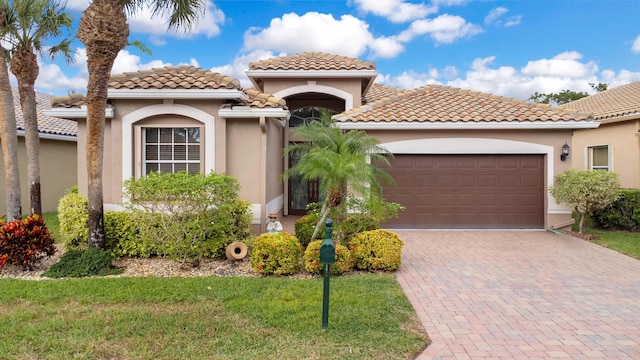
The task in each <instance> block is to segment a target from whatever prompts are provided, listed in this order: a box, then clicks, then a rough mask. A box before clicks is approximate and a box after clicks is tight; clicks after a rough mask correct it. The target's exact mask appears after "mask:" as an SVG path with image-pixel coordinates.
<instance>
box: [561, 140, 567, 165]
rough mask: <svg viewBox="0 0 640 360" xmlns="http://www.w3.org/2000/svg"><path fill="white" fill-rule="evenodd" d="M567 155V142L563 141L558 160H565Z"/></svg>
mask: <svg viewBox="0 0 640 360" xmlns="http://www.w3.org/2000/svg"><path fill="white" fill-rule="evenodd" d="M567 156H569V144H567V143H566V142H565V143H564V145H562V154H560V160H561V161H565V160H567Z"/></svg>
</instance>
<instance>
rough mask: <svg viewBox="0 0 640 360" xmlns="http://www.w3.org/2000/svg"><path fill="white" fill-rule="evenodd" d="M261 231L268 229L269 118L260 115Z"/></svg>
mask: <svg viewBox="0 0 640 360" xmlns="http://www.w3.org/2000/svg"><path fill="white" fill-rule="evenodd" d="M260 132H261V134H260V151H261V154H260V187H261V189H260V232H261V233H263V232H266V231H267V223H266V219H267V119H266V118H265V117H264V116H260Z"/></svg>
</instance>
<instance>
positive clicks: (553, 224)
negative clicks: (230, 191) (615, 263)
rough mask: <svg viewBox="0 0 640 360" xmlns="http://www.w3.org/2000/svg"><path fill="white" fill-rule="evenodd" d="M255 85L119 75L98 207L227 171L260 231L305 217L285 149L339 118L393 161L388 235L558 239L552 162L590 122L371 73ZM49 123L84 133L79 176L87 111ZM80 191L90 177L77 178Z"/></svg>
mask: <svg viewBox="0 0 640 360" xmlns="http://www.w3.org/2000/svg"><path fill="white" fill-rule="evenodd" d="M246 74H247V76H248V77H249V79H250V80H251V81H252V83H253V85H254V86H253V87H251V88H242V87H241V86H240V83H239V82H238V80H235V79H232V78H230V77H227V76H224V75H221V74H218V73H213V72H211V71H206V70H203V69H199V68H195V67H191V66H178V67H165V68H161V69H152V70H147V71H139V72H135V73H126V74H122V75H116V76H113V77H112V78H111V81H110V83H109V93H108V97H109V107H108V109H107V114H106V115H107V121H106V128H105V165H104V166H105V171H104V174H105V178H104V192H105V193H104V199H105V206H106V207H109V206H117V205H118V204H119V203H121V201H122V181H123V180H125V179H128V178H130V177H132V176H135V177H138V176H144V174H146V173H148V172H150V171H158V170H160V171H177V170H187V171H194V172H195V171H199V172H208V171H209V170H215V171H216V172H224V173H228V174H230V175H232V176H234V177H236V178H238V179H239V181H240V184H241V186H242V190H241V194H240V196H241V197H242V198H244V199H246V200H247V201H249V202H250V203H251V204H253V213H254V231H256V232H260V231H264V229H265V226H266V217H267V214H268V213H269V212H279V213H280V214H283V215H289V214H300V213H303V212H304V209H305V207H306V205H307V204H308V203H309V202H314V201H317V200H318V183H317V182H313V181H311V182H307V181H301V180H300V179H297V178H293V179H290V180H289V181H287V182H282V180H281V174H282V172H283V170H284V169H286V168H287V167H289V166H292V165H294V164H295V162H296V161H297V160H298V159H297V158H296V157H295V156H292V157H290V158H286V159H285V158H284V157H283V155H282V154H283V152H282V149H283V148H284V146H286V145H287V144H289V143H291V142H295V141H299V140H300V139H296V137H295V128H296V127H298V126H300V124H302V123H303V122H304V121H308V120H309V119H311V118H314V117H316V116H318V114H319V111H320V110H321V109H330V110H332V111H334V112H335V113H336V115H335V119H336V120H337V121H338V124H339V126H340V127H341V128H342V129H344V130H345V131H349V130H355V129H361V130H365V131H367V132H368V133H369V134H371V135H373V136H375V137H377V138H378V139H379V140H380V141H381V143H382V145H383V146H385V147H386V148H387V149H388V150H389V151H391V152H392V153H393V154H394V155H395V157H394V159H393V160H392V166H391V167H390V168H389V169H388V171H389V172H390V173H391V174H392V176H393V177H394V178H395V180H396V186H388V187H385V189H384V195H385V197H386V198H387V199H388V200H390V201H396V202H399V203H401V204H402V205H404V206H405V207H406V211H405V212H403V213H402V214H401V216H400V218H399V219H397V220H394V221H392V222H390V223H388V224H384V225H385V227H389V228H524V229H529V228H535V229H544V228H559V227H564V226H567V225H568V224H570V223H571V220H570V211H569V210H567V209H566V208H564V207H563V206H562V205H558V204H556V202H555V200H554V199H553V198H552V197H551V196H550V195H549V193H548V191H547V186H548V185H551V183H552V181H553V176H554V175H555V174H556V173H558V172H561V171H564V170H566V169H568V168H569V167H570V161H568V162H563V161H560V152H561V148H562V146H563V145H564V144H565V143H569V144H571V134H572V131H574V130H575V129H587V128H593V127H596V126H597V123H595V122H594V121H593V119H592V118H591V116H590V115H589V114H585V113H580V112H577V111H575V110H569V109H559V108H555V107H551V106H547V105H539V104H533V103H528V102H524V101H518V100H514V99H509V98H503V97H499V96H493V95H489V94H483V93H478V92H472V91H468V90H462V89H456V88H449V87H444V86H436V85H430V86H425V87H422V88H418V89H414V90H402V89H397V88H393V87H389V86H383V85H378V84H375V83H374V80H375V78H376V77H377V75H378V72H377V70H376V65H375V63H373V62H367V61H362V60H359V59H354V58H349V57H344V56H337V55H331V54H326V53H301V54H294V55H290V56H283V57H276V58H271V59H267V60H262V61H257V62H253V63H251V64H250V65H249V69H248V70H247V72H246ZM54 106H55V109H54V110H52V112H54V113H55V114H56V116H61V117H65V118H72V119H75V120H77V121H78V144H79V146H78V150H79V151H78V167H79V168H84V167H85V160H84V153H83V149H84V143H85V141H86V123H85V117H86V108H84V107H83V103H82V99H72V98H68V99H66V100H65V99H62V101H58V102H57V103H56V104H55V105H54ZM78 183H79V187H80V190H81V191H86V184H87V180H86V175H85V174H84V172H79V179H78Z"/></svg>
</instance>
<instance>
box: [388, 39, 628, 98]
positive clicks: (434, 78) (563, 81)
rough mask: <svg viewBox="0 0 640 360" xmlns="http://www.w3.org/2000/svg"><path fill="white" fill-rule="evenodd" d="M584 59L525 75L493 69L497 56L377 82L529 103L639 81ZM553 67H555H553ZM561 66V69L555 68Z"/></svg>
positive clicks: (570, 58) (569, 58)
mask: <svg viewBox="0 0 640 360" xmlns="http://www.w3.org/2000/svg"><path fill="white" fill-rule="evenodd" d="M581 59H582V55H580V54H579V53H577V52H574V51H567V52H564V53H561V54H558V55H557V56H554V57H553V58H551V59H537V60H532V61H529V62H528V65H527V66H529V65H530V64H534V65H531V66H530V69H536V70H541V71H531V72H525V69H526V68H527V66H525V67H523V68H521V69H518V68H516V67H514V66H497V67H496V66H493V64H494V63H495V61H496V57H495V56H489V57H486V58H477V59H475V60H473V62H472V64H471V67H470V69H468V70H467V71H466V72H459V70H458V69H456V68H455V67H453V66H449V67H445V68H443V69H442V70H434V69H427V70H425V71H424V72H423V73H420V72H415V71H408V72H403V73H401V74H399V75H389V74H387V75H384V76H380V77H379V79H378V81H379V82H381V83H384V84H387V85H391V86H397V87H402V88H407V89H413V88H416V87H419V86H422V85H424V84H432V83H435V84H439V83H440V84H445V85H448V86H453V87H459V88H463V89H470V90H474V91H481V92H485V93H489V94H495V95H502V96H507V97H512V98H516V99H527V98H529V97H530V96H531V95H532V94H533V93H534V92H539V93H557V92H560V91H563V90H567V89H569V90H572V91H584V92H587V93H590V94H592V93H594V91H593V89H591V87H590V86H589V83H596V84H597V83H599V82H604V83H607V84H609V88H613V87H616V86H620V85H623V84H628V83H630V82H634V81H640V72H631V71H628V70H621V71H619V72H615V71H613V70H609V69H607V70H603V71H601V72H599V73H598V71H597V67H596V66H595V65H594V64H593V62H592V61H587V62H585V61H583V60H581ZM562 61H564V62H567V63H569V64H570V65H571V66H574V67H575V68H576V69H577V70H576V71H573V72H566V71H558V69H565V66H566V65H567V64H566V63H562V64H561V65H558V62H562ZM550 64H552V65H550ZM556 66H559V67H556Z"/></svg>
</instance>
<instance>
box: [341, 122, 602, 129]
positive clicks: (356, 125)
mask: <svg viewBox="0 0 640 360" xmlns="http://www.w3.org/2000/svg"><path fill="white" fill-rule="evenodd" d="M336 125H337V126H338V127H339V128H341V129H344V130H507V129H509V130H514V129H516V130H528V129H531V130H539V129H558V130H560V129H595V128H597V127H598V126H600V124H599V123H598V122H595V121H519V122H473V123H469V122H437V123H434V122H392V123H386V122H385V123H381V122H340V121H337V122H336Z"/></svg>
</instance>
